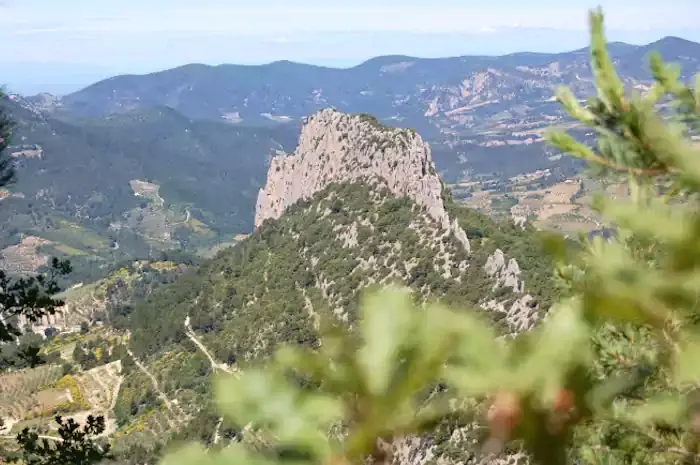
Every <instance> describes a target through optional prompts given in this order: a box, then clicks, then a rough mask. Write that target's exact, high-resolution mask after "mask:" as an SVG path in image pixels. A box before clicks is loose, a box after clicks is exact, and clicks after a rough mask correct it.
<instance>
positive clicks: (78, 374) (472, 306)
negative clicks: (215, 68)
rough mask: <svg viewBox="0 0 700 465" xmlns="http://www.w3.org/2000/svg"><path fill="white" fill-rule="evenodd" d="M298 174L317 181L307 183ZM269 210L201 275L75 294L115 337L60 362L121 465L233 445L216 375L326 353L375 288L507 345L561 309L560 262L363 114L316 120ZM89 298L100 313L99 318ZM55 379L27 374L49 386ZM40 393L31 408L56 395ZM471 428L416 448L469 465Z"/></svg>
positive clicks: (144, 273) (186, 273)
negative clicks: (389, 287) (279, 358)
mask: <svg viewBox="0 0 700 465" xmlns="http://www.w3.org/2000/svg"><path fill="white" fill-rule="evenodd" d="M342 134H345V135H346V137H342V136H341V137H340V139H342V140H341V141H339V140H338V136H339V135H342ZM313 141H317V142H318V143H317V144H316V143H315V142H314V143H312V142H313ZM387 141H393V143H395V144H396V146H391V147H390V146H388V145H386V144H387ZM339 143H341V145H337V144H339ZM331 147H335V148H336V149H337V150H331ZM341 147H342V149H341ZM302 162H303V163H302ZM298 163H301V164H302V166H303V167H304V170H305V171H306V172H308V173H313V175H314V182H313V183H311V182H307V181H305V180H304V177H303V176H302V177H300V176H297V175H296V171H295V169H296V168H294V167H295V166H298ZM362 166H364V168H363V169H361V170H355V169H350V168H353V167H362ZM282 167H284V170H285V171H283V170H282ZM278 168H279V169H278ZM280 186H284V188H280ZM260 199H261V200H260V201H259V202H258V209H257V213H256V218H257V220H256V223H257V228H256V230H255V232H254V233H253V234H252V235H251V236H250V237H248V238H247V239H245V240H243V241H242V242H240V243H238V244H237V245H236V246H234V247H232V248H228V249H225V250H222V251H221V252H219V253H218V254H217V255H216V257H214V258H213V259H211V260H208V261H205V262H204V263H203V264H201V266H199V267H191V266H182V265H177V264H176V263H172V262H157V263H137V264H134V265H131V266H129V267H123V268H122V269H120V270H118V271H116V272H115V273H114V274H112V275H111V276H109V277H108V278H106V279H105V280H103V281H100V282H98V283H95V284H92V285H85V286H81V287H77V288H75V289H72V290H69V291H68V292H67V293H66V294H65V297H66V299H67V301H68V306H67V309H66V310H67V312H68V313H69V314H70V315H73V317H74V319H73V321H80V319H81V318H82V319H87V320H88V321H92V322H93V323H94V322H95V321H97V320H98V319H99V320H100V321H102V322H103V323H104V326H94V327H93V328H92V329H91V330H90V331H89V332H88V333H86V334H82V332H81V333H73V334H62V335H59V336H58V338H57V339H55V340H52V341H51V342H49V343H48V347H47V349H46V352H47V353H53V354H61V357H63V358H64V360H69V361H70V363H73V364H76V367H77V368H76V371H75V374H74V375H71V376H73V378H71V379H75V380H76V381H75V382H76V383H77V387H74V388H73V389H77V391H74V394H75V396H74V398H76V397H77V396H78V394H79V393H83V394H81V395H82V397H81V398H82V399H87V393H86V392H85V391H84V389H91V390H93V391H95V392H94V394H91V396H90V397H89V400H88V401H87V402H88V404H86V405H82V404H81V405H77V406H76V405H73V404H75V402H73V403H71V405H72V407H70V409H69V410H68V413H70V414H75V415H78V416H79V415H82V414H84V413H85V410H81V409H85V408H87V405H89V406H90V408H92V409H95V408H100V409H103V410H102V411H106V414H107V415H108V418H109V421H110V423H109V424H110V425H111V426H110V428H111V429H110V431H109V437H110V441H111V442H112V443H113V444H114V447H115V451H117V453H119V454H122V455H120V457H121V458H120V461H121V463H144V461H149V463H150V460H151V459H152V457H153V456H154V455H158V454H160V452H162V450H163V447H167V445H168V444H172V443H173V441H177V440H180V439H194V440H198V441H201V442H204V443H207V444H210V445H211V444H214V443H216V444H220V445H224V444H225V443H226V442H228V441H231V440H232V439H234V438H235V437H237V436H240V427H239V426H237V425H235V424H232V423H231V422H230V421H229V420H227V419H225V418H224V419H220V418H219V417H218V416H217V415H216V413H215V411H214V410H213V407H212V405H211V398H212V397H211V389H210V381H211V377H212V375H213V374H214V373H216V372H217V371H235V370H245V369H246V367H247V366H249V365H250V364H251V363H255V362H257V361H260V360H262V359H264V358H265V357H266V356H268V355H270V354H271V352H272V351H273V350H274V348H275V347H277V346H278V345H280V344H283V343H293V344H301V345H307V346H311V347H314V346H315V345H316V344H318V343H319V338H320V336H321V333H320V328H321V327H322V326H324V325H325V324H327V323H331V324H343V325H349V326H350V327H352V326H353V325H354V322H355V321H356V318H357V305H358V299H359V298H360V296H361V295H362V292H363V289H367V288H369V287H372V286H375V285H378V284H385V283H390V282H400V283H404V284H406V285H408V286H410V288H411V289H413V292H414V295H415V298H416V299H418V300H422V301H427V300H435V299H437V300H441V301H444V302H449V303H451V304H453V305H457V306H458V307H459V308H464V309H465V311H478V312H481V313H483V314H484V315H486V316H487V317H488V318H489V319H490V320H491V321H493V322H494V323H496V324H497V326H498V327H499V328H500V330H501V331H502V333H503V334H510V333H517V332H520V331H523V330H527V329H528V328H530V327H531V326H532V325H533V324H535V322H536V321H538V320H539V319H540V318H541V317H542V316H543V315H544V314H545V313H546V312H547V310H548V308H549V306H550V305H551V302H552V298H553V295H554V294H553V292H554V291H553V287H552V286H551V283H550V280H549V270H550V263H549V262H548V261H547V260H546V258H544V255H543V253H542V251H541V250H540V249H539V247H538V245H537V244H538V242H537V233H536V232H534V231H532V230H530V229H529V228H526V229H522V228H520V227H516V226H515V225H514V224H513V223H512V222H503V223H497V222H494V221H493V220H491V219H489V218H488V217H487V216H485V215H483V214H480V213H476V212H474V211H472V210H469V209H467V208H465V207H463V206H460V205H458V204H456V203H454V202H453V201H452V199H451V195H450V192H449V190H447V189H446V188H444V187H443V185H442V183H441V180H440V179H439V177H438V176H437V173H436V172H435V169H434V165H433V161H432V157H431V151H430V148H429V146H428V145H427V144H425V142H424V141H423V140H422V138H421V137H420V136H419V135H418V134H416V133H415V132H413V131H406V130H401V129H393V128H389V127H385V126H383V125H381V124H379V123H378V122H377V121H375V120H372V119H368V117H367V116H363V115H348V114H344V113H340V112H337V111H332V110H327V111H323V112H320V113H318V114H315V115H313V116H312V117H311V118H309V120H308V122H307V123H306V125H305V127H304V128H303V130H302V135H301V137H300V139H299V146H298V147H297V150H296V152H295V154H293V155H279V156H278V157H277V158H275V160H273V161H272V163H271V164H270V168H269V171H268V174H267V183H266V184H265V186H264V188H263V189H262V190H261V193H260ZM265 199H267V201H266V200H265ZM251 216H252V215H251ZM90 301H92V302H94V304H95V305H97V306H98V307H99V308H98V311H97V312H96V314H90V312H89V311H86V309H88V308H90ZM98 304H99V305H98ZM75 317H78V319H77V320H75ZM68 329H69V328H68ZM90 341H93V342H90ZM76 347H79V348H80V349H76ZM90 354H92V355H90ZM97 354H99V356H98V355H97ZM104 354H109V356H104ZM117 361H118V362H119V363H120V364H119V366H116V365H114V363H116V362H117ZM54 363H56V362H54ZM59 363H60V362H59ZM103 365H104V367H103ZM91 370H103V371H105V373H104V376H105V377H104V388H102V391H101V392H102V393H103V394H101V397H100V396H98V393H99V392H100V389H96V388H95V385H94V383H93V384H89V383H92V381H90V380H92V379H94V378H95V375H96V374H97V373H93V372H92V371H91ZM42 373H44V372H43V371H42V372H38V371H37V372H34V371H33V370H29V371H26V372H24V375H22V376H21V377H20V378H19V379H20V380H21V382H22V383H29V382H30V380H34V379H35V377H41V379H44V378H45V377H46V376H48V375H46V374H42ZM50 375H51V376H52V377H53V378H51V379H52V380H54V381H51V382H48V384H46V386H48V387H49V388H50V389H53V391H48V392H49V393H52V395H55V396H58V394H59V393H56V392H54V391H56V389H54V388H51V386H55V383H57V382H58V381H57V380H59V381H60V372H58V371H56V370H54V371H51V372H50ZM13 379H14V378H13ZM18 382H20V381H16V382H15V381H13V383H18ZM31 382H32V383H34V384H32V386H34V387H32V390H29V391H27V393H28V394H27V395H28V396H30V397H31V396H32V395H35V394H36V395H40V394H41V393H42V392H44V391H45V390H46V389H48V388H47V387H44V388H43V390H42V389H41V386H39V385H38V384H37V382H35V381H31ZM42 382H44V381H42ZM67 382H68V381H66V380H63V381H62V384H59V386H63V385H65V384H66V383H67ZM86 386H92V387H86ZM115 386H116V387H115ZM12 392H13V394H12V395H13V396H17V393H16V392H15V391H14V390H13V391H12ZM91 392H92V391H91ZM109 393H114V394H109ZM41 395H44V396H46V395H48V394H41ZM20 397H21V396H20ZM30 397H28V398H27V400H26V402H27V405H30V401H31V402H33V401H32V400H31V399H32V398H30ZM14 398H15V397H13V399H14ZM22 399H24V397H22ZM99 399H103V400H99ZM105 399H106V400H105ZM57 402H58V401H57ZM31 405H33V404H31ZM95 406H97V407H95ZM62 408H65V406H64V407H62ZM104 409H106V410H104ZM27 411H31V409H29V407H28V410H27ZM22 412H24V410H23V411H22ZM81 412H82V413H81ZM15 414H18V413H17V412H13V413H12V415H15ZM19 415H24V414H23V413H21V412H20V413H19ZM30 418H31V419H33V421H34V423H35V424H45V423H46V422H47V421H48V418H47V417H46V416H42V415H38V417H37V416H36V415H34V416H32V417H30ZM8 419H9V420H10V423H12V424H14V425H25V424H27V421H28V419H27V418H14V417H11V418H6V420H8ZM18 421H19V423H17V422H18ZM465 422H467V420H462V421H456V422H450V423H446V424H443V425H441V426H440V428H439V429H438V431H436V434H435V435H434V436H433V437H431V438H423V439H422V440H420V441H418V442H417V443H415V444H413V445H412V446H411V447H409V448H408V449H406V448H405V447H404V448H403V449H402V450H403V453H407V454H408V453H411V454H412V456H414V457H422V458H421V459H417V460H420V463H424V462H425V459H426V457H428V456H430V455H432V456H434V458H435V459H436V460H437V458H439V457H444V458H445V459H448V460H451V459H453V458H454V459H457V458H460V459H463V458H464V457H454V456H453V453H454V451H455V450H465V449H464V448H463V447H462V446H459V445H458V444H457V447H455V445H456V443H455V442H454V440H453V439H450V437H451V435H452V432H453V431H454V430H456V429H458V428H460V427H462V426H464V425H465V424H466V423H465ZM467 423H468V422H467ZM458 436H459V435H457V436H456V437H458ZM245 440H246V441H248V440H251V438H249V437H247V436H246V437H245ZM465 440H466V439H465Z"/></svg>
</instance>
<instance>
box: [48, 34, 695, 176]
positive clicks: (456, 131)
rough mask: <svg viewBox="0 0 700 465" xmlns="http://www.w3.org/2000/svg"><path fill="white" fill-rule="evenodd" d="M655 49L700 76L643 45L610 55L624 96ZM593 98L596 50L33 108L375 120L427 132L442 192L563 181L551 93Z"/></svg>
mask: <svg viewBox="0 0 700 465" xmlns="http://www.w3.org/2000/svg"><path fill="white" fill-rule="evenodd" d="M652 50H658V51H660V52H661V53H662V55H663V57H664V59H665V60H666V61H668V62H677V63H679V64H681V65H682V70H683V73H682V75H683V77H685V78H688V77H690V76H692V75H693V74H694V73H695V72H697V71H699V70H700V44H696V43H693V42H689V41H685V40H682V39H678V38H673V37H667V38H665V39H662V40H660V41H657V42H654V43H652V44H648V45H645V46H635V45H628V44H613V47H612V53H613V57H614V59H615V62H616V65H617V68H618V70H619V71H620V73H621V75H622V77H623V80H624V82H625V85H626V86H627V87H629V88H633V87H634V88H640V89H642V88H644V87H645V86H647V85H649V83H650V75H649V71H648V66H647V64H648V63H647V56H648V54H649V52H650V51H652ZM561 84H564V85H567V86H569V87H570V88H571V89H572V90H573V91H574V93H575V94H576V95H579V96H585V95H590V94H591V93H592V92H593V85H592V76H591V72H590V67H589V53H588V50H587V49H581V50H574V51H571V52H568V53H559V54H541V53H517V54H512V55H506V56H500V57H490V56H464V57H453V58H440V59H421V58H415V57H407V56H386V57H377V58H374V59H371V60H369V61H367V62H365V63H362V64H361V65H358V66H356V67H353V68H348V69H334V68H326V67H318V66H311V65H305V64H300V63H292V62H288V61H281V62H275V63H271V64H268V65H261V66H239V65H220V66H206V65H201V64H191V65H186V66H182V67H179V68H175V69H171V70H166V71H161V72H157V73H152V74H148V75H140V76H136V75H130V76H115V77H112V78H110V79H107V80H104V81H101V82H98V83H95V84H93V85H91V86H89V87H87V88H85V89H83V90H81V91H78V92H75V93H73V94H70V95H67V96H65V97H64V98H63V99H58V100H52V99H50V98H46V96H42V97H39V98H37V99H35V101H37V102H40V103H41V106H42V108H45V109H47V110H50V111H52V112H53V113H54V114H55V115H56V116H60V117H74V115H84V116H85V115H92V116H94V115H106V114H113V113H122V112H125V111H131V110H133V109H135V108H145V107H153V106H156V107H158V106H168V107H172V108H174V109H176V110H177V111H178V112H180V113H182V114H184V115H186V116H187V117H189V118H194V119H208V120H222V119H223V120H227V121H229V122H231V123H232V124H250V125H269V124H272V123H274V122H288V123H289V122H291V123H298V122H300V121H301V120H302V119H303V118H305V117H307V116H308V115H310V114H312V113H313V112H315V111H317V110H319V109H321V108H327V107H334V108H337V109H338V110H340V111H344V112H351V113H370V114H372V115H374V116H376V117H377V118H378V119H379V120H380V121H382V122H383V123H385V124H391V125H395V126H402V127H410V128H413V129H416V130H418V131H419V132H420V133H421V134H422V135H423V136H424V137H425V138H426V139H427V140H428V141H430V142H431V145H432V146H433V151H434V153H435V162H436V165H437V169H438V171H439V172H440V173H441V175H442V176H443V178H444V179H445V181H447V182H457V181H464V180H474V179H481V178H484V177H486V178H487V179H492V178H495V179H499V180H503V179H507V178H509V177H512V176H516V175H518V174H522V173H527V172H532V171H535V170H538V169H547V168H549V169H553V170H556V173H555V176H556V177H558V178H559V180H563V179H564V178H565V177H567V176H570V175H572V174H574V173H575V172H576V171H577V169H578V168H579V167H580V165H577V164H575V163H574V162H573V161H572V160H571V159H569V158H566V157H565V158H563V159H562V158H561V157H558V154H556V153H555V152H554V151H553V150H551V149H549V148H548V147H546V146H545V145H544V144H543V143H542V134H543V130H544V129H545V128H547V127H549V126H550V125H552V124H557V123H565V122H566V121H567V119H566V118H565V116H564V114H563V113H562V111H561V108H560V107H559V105H558V104H557V103H556V102H554V101H553V99H552V95H553V91H554V89H555V88H556V87H557V86H559V85H561Z"/></svg>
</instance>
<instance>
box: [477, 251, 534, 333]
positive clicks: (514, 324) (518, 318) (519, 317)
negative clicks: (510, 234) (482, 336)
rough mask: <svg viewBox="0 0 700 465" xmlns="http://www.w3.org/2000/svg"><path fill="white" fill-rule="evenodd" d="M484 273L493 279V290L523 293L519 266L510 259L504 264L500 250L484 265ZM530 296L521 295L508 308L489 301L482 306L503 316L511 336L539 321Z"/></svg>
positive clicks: (530, 327)
mask: <svg viewBox="0 0 700 465" xmlns="http://www.w3.org/2000/svg"><path fill="white" fill-rule="evenodd" d="M484 270H485V271H486V273H487V274H488V275H489V276H491V277H492V278H493V279H494V285H493V290H494V291H496V290H497V289H498V288H499V287H504V288H509V289H512V290H513V292H514V293H516V294H523V293H524V292H525V282H524V281H522V280H521V279H520V266H519V265H518V262H517V261H516V260H515V259H514V258H511V259H510V260H508V262H507V263H506V257H505V255H504V254H503V251H502V250H501V249H496V251H495V252H494V253H493V254H492V255H491V256H489V258H488V259H487V260H486V265H484ZM533 300H534V299H533V298H532V296H531V295H529V294H526V295H522V296H521V297H519V298H518V299H516V300H515V301H514V302H512V303H510V306H506V303H505V302H499V301H497V300H490V301H488V302H485V303H483V304H482V307H484V308H485V309H487V310H491V311H494V312H498V313H503V314H505V318H506V321H507V322H508V324H509V326H510V327H511V329H512V330H513V334H518V333H521V332H524V331H529V330H530V329H532V328H533V327H534V326H535V324H537V322H538V321H539V312H538V311H537V308H536V307H533V306H531V303H532V302H533Z"/></svg>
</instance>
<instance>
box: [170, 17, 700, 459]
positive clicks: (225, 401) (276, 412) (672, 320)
mask: <svg viewBox="0 0 700 465" xmlns="http://www.w3.org/2000/svg"><path fill="white" fill-rule="evenodd" d="M590 21H591V32H592V44H591V56H592V66H593V69H594V73H595V78H596V84H597V89H598V94H597V96H596V97H594V98H592V99H590V100H589V101H588V103H587V105H585V106H581V105H580V104H579V103H578V101H577V99H576V98H575V97H574V96H573V95H572V93H571V92H570V91H569V90H568V89H562V90H560V91H559V92H558V97H559V100H560V102H561V103H562V104H563V105H564V107H565V108H566V109H567V110H568V112H569V113H570V114H571V115H572V116H573V117H574V118H575V119H577V120H578V121H579V122H580V123H582V124H583V125H585V126H587V127H590V128H591V129H592V130H595V131H597V133H598V144H597V146H596V147H595V148H591V147H587V146H585V145H583V144H581V143H579V142H577V141H576V140H574V139H573V138H572V137H571V136H569V135H568V134H566V133H564V132H557V131H552V132H551V133H550V134H549V140H550V142H551V143H552V144H554V145H555V146H556V147H558V148H559V149H561V150H562V151H563V152H567V153H571V154H573V155H575V156H577V157H581V158H583V159H585V160H587V161H589V162H590V164H591V165H592V167H595V168H597V169H599V170H600V171H603V172H608V174H610V173H615V174H616V175H623V176H626V177H627V178H628V179H629V187H630V193H631V195H630V198H629V199H628V200H625V201H617V200H616V201H613V200H611V199H606V198H598V199H597V200H596V202H595V204H594V206H595V208H596V209H597V210H598V211H599V212H600V213H601V214H602V215H603V217H604V218H606V219H607V220H608V221H609V222H610V224H611V225H614V227H615V228H616V230H617V236H616V239H615V240H612V241H603V240H602V239H600V238H596V239H595V240H593V241H592V242H591V243H587V244H586V246H585V247H584V249H583V250H582V251H581V250H577V251H576V252H571V250H570V248H567V247H566V246H565V245H564V243H563V242H561V241H560V240H559V239H557V238H551V240H549V241H548V248H549V250H550V251H551V253H552V254H553V256H554V257H555V258H556V259H557V263H558V268H557V276H558V278H559V280H560V281H561V284H562V285H563V286H564V287H565V289H567V290H568V292H567V293H566V295H567V297H566V298H565V299H564V300H562V301H560V302H559V304H557V305H555V306H554V308H553V309H552V310H551V311H550V313H549V314H548V317H547V318H546V319H545V321H544V323H543V324H541V325H540V326H539V327H537V328H536V329H534V330H533V331H531V332H529V333H527V334H522V335H520V336H519V337H518V338H517V339H514V340H507V341H501V340H498V339H497V338H496V336H495V334H494V333H493V331H491V329H490V328H489V327H488V326H487V325H486V324H485V323H482V322H481V321H480V320H478V319H477V318H476V317H473V316H471V315H472V314H471V313H470V312H465V311H459V312H458V311H452V310H448V309H446V308H443V307H441V306H438V305H435V306H430V307H429V308H416V307H414V306H413V304H412V300H411V298H410V296H409V294H407V293H406V292H404V291H402V290H399V289H389V290H386V291H383V292H382V293H380V294H378V295H374V296H371V297H369V298H367V299H366V301H365V302H364V305H363V307H362V315H361V317H362V318H361V323H360V324H359V327H358V328H357V331H353V332H346V331H343V330H340V329H331V330H330V331H329V332H328V335H327V336H326V337H325V338H324V339H323V343H322V346H321V348H320V349H319V350H315V351H312V350H302V349H298V348H288V349H285V350H281V351H280V352H278V353H277V355H276V357H275V358H274V359H273V360H272V361H271V362H270V363H268V364H267V365H266V366H264V367H261V368H258V369H252V370H247V371H246V372H245V373H244V374H242V375H240V376H230V377H226V378H222V379H220V381H219V384H218V398H219V403H220V408H221V410H222V413H223V414H224V415H226V416H229V417H230V418H232V419H234V420H236V421H238V422H239V423H241V424H242V425H243V424H246V422H249V423H247V426H246V427H245V428H243V431H244V432H243V434H244V435H250V436H253V437H255V438H256V440H257V441H256V442H257V443H259V444H263V445H264V447H261V448H258V450H257V451H256V450H252V449H251V448H250V447H245V446H244V445H243V443H236V444H234V445H233V446H231V447H227V448H226V449H224V450H221V451H206V450H204V449H200V448H197V447H194V446H193V447H192V448H186V449H184V450H181V451H179V452H178V453H177V454H174V455H172V456H169V457H167V458H166V463H167V464H175V465H178V464H183V465H185V464H188V465H189V464H194V463H197V464H205V463H211V464H236V465H243V464H251V465H252V464H256V465H268V464H269V465H273V464H278V463H282V462H284V463H294V464H298V465H303V464H334V465H336V464H338V465H341V464H342V465H345V464H360V463H366V461H369V462H372V463H389V462H391V460H392V456H391V449H390V447H387V444H389V443H390V442H391V441H392V440H393V439H395V438H399V437H402V436H405V435H413V434H420V433H422V432H425V431H430V430H431V428H434V427H435V425H436V423H438V422H439V421H440V420H441V419H443V418H444V417H446V416H448V415H451V414H454V413H455V412H456V411H460V410H465V411H468V412H474V413H475V418H476V417H478V414H479V413H482V414H483V417H484V422H485V424H487V425H488V430H489V435H488V436H489V437H488V439H487V440H486V441H485V442H484V443H483V444H482V445H481V447H480V451H479V452H481V453H484V454H492V453H498V452H500V451H502V450H504V448H505V447H506V446H507V445H508V447H513V446H520V447H522V448H523V449H524V450H525V451H527V452H528V453H529V455H530V457H531V458H532V460H533V461H534V462H536V463H541V464H545V465H550V464H552V465H554V464H557V465H558V464H564V463H586V464H602V463H605V464H612V463H625V464H627V463H629V464H642V463H654V464H656V463H664V464H666V463H695V462H697V460H698V457H699V456H698V452H699V447H700V441H699V440H700V395H698V394H699V393H698V390H697V386H698V382H699V381H700V334H698V330H697V328H696V322H697V321H698V317H697V315H698V312H697V311H696V307H697V305H698V302H699V298H700V267H699V266H698V265H700V214H699V212H698V208H697V207H698V196H697V194H698V192H700V149H699V148H698V146H697V145H693V143H692V139H691V137H690V131H691V130H692V129H693V126H694V125H696V124H697V122H698V119H699V118H700V90H699V88H700V87H699V86H695V88H691V87H688V86H686V85H684V84H682V83H680V82H679V81H678V76H679V71H678V70H677V69H676V68H675V67H671V66H667V65H665V64H664V63H663V62H662V61H661V59H660V57H658V56H652V57H651V69H652V72H653V76H654V84H653V86H652V87H651V88H650V89H649V91H648V92H646V93H645V94H643V95H640V94H637V93H633V94H631V95H628V94H627V93H626V92H625V90H624V89H623V86H622V83H621V82H620V79H619V78H618V77H617V74H616V72H615V69H614V67H613V65H612V63H611V61H610V59H609V57H608V54H607V51H606V45H605V37H604V34H603V15H602V13H601V12H599V11H598V12H591V15H590ZM698 84H700V82H698ZM669 102H670V103H672V104H673V110H674V111H673V112H672V114H670V115H668V114H667V115H665V116H662V114H661V113H659V112H658V111H657V109H658V107H659V103H666V104H668V103H669ZM601 174H606V173H601Z"/></svg>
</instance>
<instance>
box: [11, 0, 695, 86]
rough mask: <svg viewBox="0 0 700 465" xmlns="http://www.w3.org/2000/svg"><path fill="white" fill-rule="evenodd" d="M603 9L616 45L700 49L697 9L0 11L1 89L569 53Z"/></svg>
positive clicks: (244, 5) (295, 3)
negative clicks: (144, 76) (151, 75)
mask: <svg viewBox="0 0 700 465" xmlns="http://www.w3.org/2000/svg"><path fill="white" fill-rule="evenodd" d="M598 4H601V5H602V6H603V7H604V10H605V11H606V15H607V26H608V29H609V35H610V38H611V39H613V40H624V41H627V42H631V43H647V42H650V41H653V40H656V39H658V38H660V37H663V36H664V35H679V36H682V37H686V38H688V39H692V40H696V41H700V0H664V1H658V0H657V1H651V0H607V1H606V0H599V1H598V2H595V1H594V2H590V1H583V0H558V1H555V0H490V1H484V0H479V1H470V0H461V1H458V0H430V1H418V0H352V1H336V0H245V1H244V0H196V1H195V0H0V43H2V44H4V45H5V46H4V47H3V52H2V54H0V82H4V83H5V84H7V85H8V87H9V88H10V89H11V90H16V91H19V92H24V93H31V92H36V91H39V90H48V91H53V92H59V93H60V92H66V91H69V90H73V89H74V88H77V87H80V86H82V85H86V84H89V83H90V82H92V81H94V80H97V79H100V78H102V77H106V76H109V75H113V74H119V73H145V72H150V71H155V70H159V69H164V68H169V67H173V66H178V65H182V64H185V63H191V62H199V63H210V64H219V63H245V64H251V63H266V62H270V61H274V60H280V59H288V60H294V61H302V62H308V63H317V64H324V65H331V66H351V65H354V64H356V63H358V62H360V61H362V60H365V59H367V58H370V57H372V56H376V55H384V54H407V55H416V56H426V57H427V56H448V55H465V54H502V53H509V52H515V51H524V50H529V51H564V50H568V49H572V48H578V47H582V46H584V45H585V44H586V27H587V25H586V11H587V10H588V9H589V8H591V7H595V6H596V5H598ZM8 45H9V46H8Z"/></svg>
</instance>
